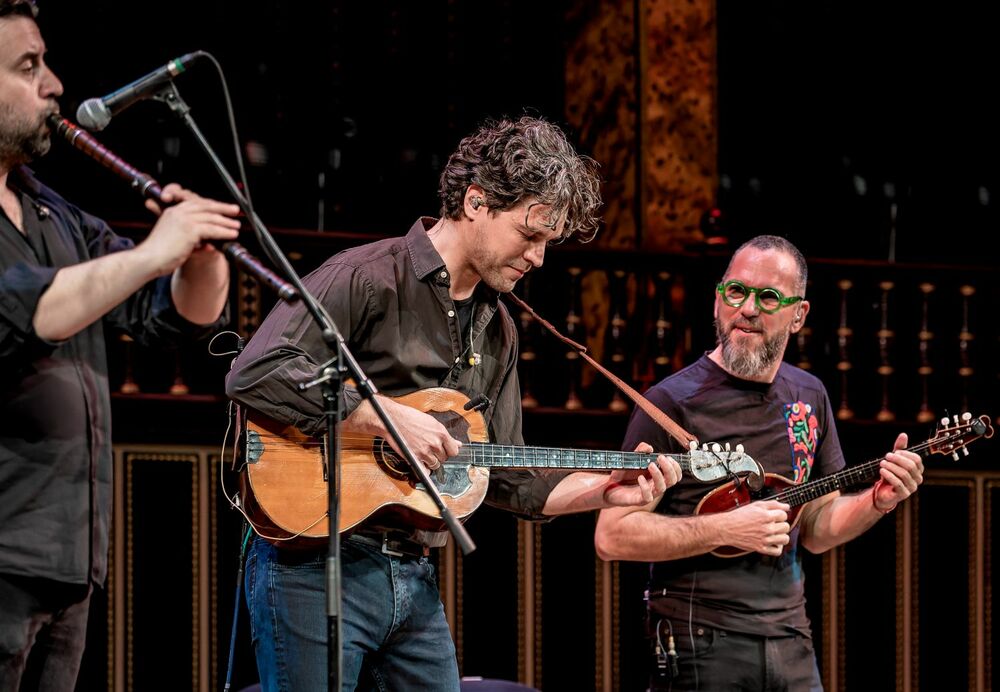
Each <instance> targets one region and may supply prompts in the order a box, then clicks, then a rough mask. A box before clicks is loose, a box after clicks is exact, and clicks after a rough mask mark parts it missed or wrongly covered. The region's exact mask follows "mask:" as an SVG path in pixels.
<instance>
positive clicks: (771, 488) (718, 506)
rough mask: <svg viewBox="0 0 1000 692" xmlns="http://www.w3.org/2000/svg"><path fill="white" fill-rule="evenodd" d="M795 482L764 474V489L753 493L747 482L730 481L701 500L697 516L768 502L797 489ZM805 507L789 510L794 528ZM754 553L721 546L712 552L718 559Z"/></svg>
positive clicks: (791, 524) (789, 516)
mask: <svg viewBox="0 0 1000 692" xmlns="http://www.w3.org/2000/svg"><path fill="white" fill-rule="evenodd" d="M795 485H796V484H795V483H794V482H793V481H790V480H788V479H787V478H785V477H784V476H779V475H778V474H776V473H766V474H764V487H763V488H761V489H760V490H759V491H756V492H754V491H752V490H750V488H749V487H748V485H747V482H746V481H745V480H742V479H741V480H740V481H739V483H737V482H736V481H730V482H728V483H725V484H723V485H720V486H719V487H718V488H715V489H714V490H712V491H711V492H709V493H708V494H707V495H705V497H703V498H701V502H699V503H698V506H697V507H695V509H694V513H695V514H717V513H719V512H728V511H730V510H733V509H736V508H737V507H743V506H744V505H748V504H750V503H751V502H754V501H755V500H766V499H768V498H769V497H771V496H773V495H776V494H777V493H779V492H781V491H783V490H788V489H789V488H793V487H795ZM804 506H805V505H798V506H793V507H792V508H791V509H789V510H788V523H789V525H790V526H792V527H794V526H795V525H796V524H797V523H798V521H799V515H800V514H801V512H802V508H803V507H804ZM750 552H752V551H750V550H743V549H742V548H736V547H733V546H731V545H726V546H721V547H719V548H716V549H715V550H713V551H712V555H715V556H717V557H740V556H742V555H747V554H748V553H750Z"/></svg>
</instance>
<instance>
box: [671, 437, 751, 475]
mask: <svg viewBox="0 0 1000 692" xmlns="http://www.w3.org/2000/svg"><path fill="white" fill-rule="evenodd" d="M690 450H691V451H690V453H689V456H690V459H691V475H692V476H694V477H695V478H697V479H698V480H699V481H702V482H703V483H710V482H712V481H718V480H722V479H724V478H729V477H730V476H732V475H733V474H735V473H741V472H750V473H755V474H758V475H760V474H762V473H763V470H762V469H761V468H760V465H759V464H758V463H757V462H756V461H755V460H754V459H753V457H751V456H750V455H749V454H747V453H746V452H745V451H743V445H736V449H732V448H731V446H730V445H729V444H728V443H727V444H726V445H725V446H723V445H720V444H718V443H715V442H709V443H705V444H703V445H702V446H701V448H699V447H698V443H697V442H691V444H690Z"/></svg>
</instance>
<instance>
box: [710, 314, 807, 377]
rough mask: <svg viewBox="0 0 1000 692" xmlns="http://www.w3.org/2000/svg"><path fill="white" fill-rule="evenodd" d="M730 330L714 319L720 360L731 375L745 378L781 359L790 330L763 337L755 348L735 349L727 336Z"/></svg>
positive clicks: (757, 375)
mask: <svg viewBox="0 0 1000 692" xmlns="http://www.w3.org/2000/svg"><path fill="white" fill-rule="evenodd" d="M730 333H731V331H730V330H729V329H727V328H724V327H723V325H722V324H721V323H720V322H719V320H715V334H716V336H717V337H718V339H719V344H720V345H721V346H722V362H723V363H724V364H725V366H726V370H728V371H729V372H730V373H732V374H733V375H736V376H737V377H741V378H743V379H745V380H752V379H754V378H756V377H759V376H760V375H762V374H763V373H764V372H766V371H767V370H770V369H771V367H772V366H773V365H774V364H775V363H776V362H778V361H779V360H781V357H782V356H783V355H784V353H785V346H786V345H787V344H788V337H789V335H790V334H791V332H790V331H788V330H785V331H784V332H781V333H780V334H775V335H774V336H772V337H770V338H766V339H764V343H763V344H762V345H761V347H760V348H757V349H737V347H736V346H735V345H734V344H733V342H732V339H730V338H729V335H730Z"/></svg>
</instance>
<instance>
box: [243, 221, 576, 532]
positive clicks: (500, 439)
mask: <svg viewBox="0 0 1000 692" xmlns="http://www.w3.org/2000/svg"><path fill="white" fill-rule="evenodd" d="M434 223H435V220H434V219H430V218H422V219H420V220H418V221H417V222H416V223H415V224H414V225H413V226H412V228H410V231H409V233H408V234H407V235H406V236H404V237H399V238H389V239H387V240H382V241H378V242H374V243H370V244H368V245H363V246H360V247H356V248H352V249H350V250H346V251H344V252H341V253H339V254H337V255H335V256H334V257H331V258H330V259H329V260H327V261H326V262H325V263H324V264H323V265H322V266H321V267H319V268H318V269H316V271H314V272H312V273H311V274H310V275H309V276H307V277H305V279H304V282H305V285H306V288H307V289H308V290H309V292H310V293H312V294H313V295H314V296H316V299H317V300H318V301H320V303H322V304H323V306H324V307H325V308H326V309H327V310H328V311H329V313H330V315H331V316H332V317H333V320H334V322H335V323H336V325H337V328H338V329H339V330H340V332H341V334H342V335H343V337H344V340H345V341H346V342H347V346H348V348H349V349H350V351H351V353H352V354H353V355H354V357H355V358H356V359H357V361H358V363H359V365H360V366H361V369H362V370H363V371H364V372H365V373H366V374H367V375H368V377H369V378H371V380H372V381H373V382H374V383H375V385H376V387H378V389H379V391H380V393H382V394H384V395H386V396H390V397H391V396H401V395H403V394H409V393H411V392H413V391H416V390H419V389H426V388H428V387H439V386H441V387H449V388H452V389H458V390H460V391H463V392H464V393H466V394H467V395H469V396H470V397H471V396H474V395H475V394H483V395H485V396H487V397H488V399H489V401H490V402H491V406H490V408H489V409H488V410H486V411H485V412H484V416H485V418H486V421H487V423H488V430H489V434H490V440H491V441H492V442H496V443H499V444H516V445H520V444H523V440H522V437H521V392H520V386H519V385H518V380H517V369H516V365H517V332H516V330H515V327H514V321H513V319H511V316H510V314H509V313H508V311H507V309H506V307H505V306H503V305H502V304H500V303H499V302H498V295H497V294H496V292H494V291H491V290H490V289H488V288H487V287H486V286H485V285H484V284H482V283H480V284H479V286H478V287H477V289H476V293H475V296H476V301H475V311H474V314H473V316H472V324H471V334H469V333H467V334H463V330H462V329H461V326H460V320H459V314H458V309H457V308H456V305H455V302H454V301H453V300H452V298H451V296H450V295H449V293H448V289H449V286H450V285H451V277H450V275H449V273H448V270H447V268H446V267H445V264H444V260H442V259H441V256H440V255H439V254H438V253H437V251H436V250H435V249H434V246H433V245H432V244H431V241H430V239H429V238H428V237H427V230H428V229H430V228H431V227H432V226H433V225H434ZM470 336H471V341H470ZM472 353H478V354H480V357H481V358H480V362H479V364H478V365H476V366H472V365H470V364H469V362H468V359H469V356H470V355H471V354H472ZM328 359H329V353H328V352H327V347H326V345H325V343H324V342H323V340H322V338H321V336H320V334H319V331H318V330H317V328H316V325H315V323H314V322H313V321H312V319H311V318H310V316H309V315H308V314H307V312H306V311H305V309H304V308H303V307H302V306H301V305H294V306H289V305H287V304H285V303H279V304H277V305H276V306H275V308H274V310H273V311H272V312H271V313H270V314H269V315H268V316H267V318H266V319H265V320H264V323H263V324H262V325H261V327H260V329H259V330H258V331H257V333H256V334H255V335H254V336H253V338H252V339H250V341H249V342H248V344H247V347H246V349H245V350H244V351H243V353H242V354H241V355H240V356H239V358H237V360H236V364H235V365H234V367H233V370H232V371H231V372H230V375H229V377H228V378H227V380H226V391H227V393H228V394H229V395H230V396H231V397H232V398H233V399H235V400H236V401H239V402H240V403H242V404H245V405H247V406H249V407H250V408H252V409H255V410H257V411H259V412H261V413H263V414H264V415H266V416H269V417H270V418H273V419H275V420H277V421H280V422H282V423H285V424H290V425H293V426H295V427H297V428H299V429H300V430H302V431H303V432H305V433H307V434H310V435H320V434H322V432H323V418H322V413H323V403H322V398H321V395H320V392H319V388H318V387H313V388H312V389H309V390H307V391H305V392H301V391H299V390H298V388H297V385H298V384H299V383H300V382H306V381H308V380H311V379H313V378H314V377H316V375H317V373H318V367H319V364H321V363H324V362H326V361H327V360H328ZM345 398H346V400H347V402H346V405H347V411H348V412H350V411H353V410H354V408H355V407H356V406H357V405H358V404H359V403H360V397H359V395H358V392H357V390H355V389H352V388H350V387H346V388H345ZM565 475H566V474H565V473H562V472H547V471H539V472H535V471H522V470H518V471H513V470H503V471H499V470H493V471H491V472H490V487H489V491H488V493H487V497H486V501H487V502H489V503H490V504H494V505H497V506H501V507H504V508H505V509H509V510H511V511H514V512H516V513H518V514H521V515H522V516H526V517H537V516H539V515H540V513H541V510H542V508H543V507H544V505H545V500H546V499H547V498H548V495H549V493H550V492H551V490H552V488H553V487H555V485H556V484H557V483H558V482H559V481H560V480H561V479H562V478H563V477H564V476H565ZM344 492H350V489H349V488H345V489H344ZM401 528H402V527H401ZM421 540H424V541H425V542H426V543H429V544H437V541H434V540H429V539H428V537H426V536H421Z"/></svg>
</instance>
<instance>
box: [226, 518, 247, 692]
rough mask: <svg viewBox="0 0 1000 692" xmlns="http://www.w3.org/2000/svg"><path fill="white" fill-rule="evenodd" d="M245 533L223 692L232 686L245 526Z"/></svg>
mask: <svg viewBox="0 0 1000 692" xmlns="http://www.w3.org/2000/svg"><path fill="white" fill-rule="evenodd" d="M246 527H247V532H246V534H245V535H244V536H243V546H242V547H241V548H240V567H239V569H238V570H237V571H236V599H235V603H234V604H233V628H232V631H231V632H230V634H229V661H228V663H227V664H226V684H225V685H224V686H223V688H222V689H223V690H224V692H229V688H230V687H231V686H232V684H233V659H234V658H235V652H236V626H237V623H238V622H239V619H240V593H241V591H242V587H243V565H245V564H246V554H247V543H249V542H250V536H251V535H252V533H253V532H252V531H251V530H250V525H249V524H247V525H246Z"/></svg>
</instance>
